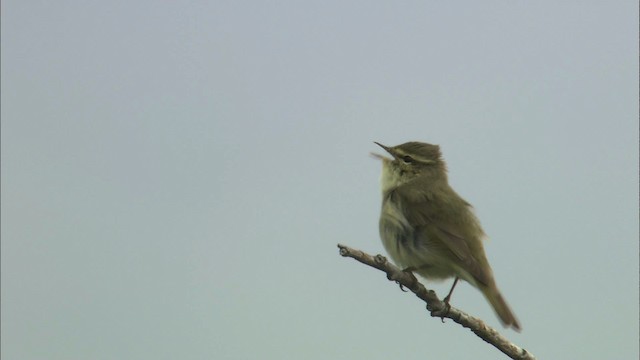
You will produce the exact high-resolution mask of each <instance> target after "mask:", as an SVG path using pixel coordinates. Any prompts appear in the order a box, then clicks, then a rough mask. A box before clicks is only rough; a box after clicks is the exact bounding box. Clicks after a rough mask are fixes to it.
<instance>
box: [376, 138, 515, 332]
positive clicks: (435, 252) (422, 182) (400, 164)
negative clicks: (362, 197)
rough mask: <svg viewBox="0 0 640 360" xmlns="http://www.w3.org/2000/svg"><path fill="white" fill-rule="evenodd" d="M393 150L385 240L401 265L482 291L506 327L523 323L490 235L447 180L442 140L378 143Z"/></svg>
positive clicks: (386, 177) (385, 194) (385, 165)
mask: <svg viewBox="0 0 640 360" xmlns="http://www.w3.org/2000/svg"><path fill="white" fill-rule="evenodd" d="M375 144H377V145H378V146H380V147H381V148H382V149H384V150H385V151H386V152H387V153H389V154H390V155H391V158H388V157H386V156H382V155H378V154H372V155H373V156H374V157H376V158H379V159H380V160H382V176H381V187H382V206H381V212H380V221H379V231H380V238H381V240H382V244H383V246H384V248H385V250H386V251H387V253H388V254H389V256H390V257H391V259H392V260H393V262H394V263H396V264H397V265H398V266H400V267H402V268H404V270H405V271H410V272H412V273H417V274H418V275H420V276H422V277H424V278H426V279H428V280H445V279H450V278H454V282H453V286H452V287H451V291H450V292H449V295H447V297H445V299H444V301H445V303H446V304H447V306H448V304H449V301H450V299H451V294H452V292H453V289H454V288H455V286H456V284H457V283H458V280H459V279H461V280H464V281H466V282H467V283H469V284H471V285H472V286H474V287H475V288H477V289H478V290H480V292H481V293H482V294H483V295H484V297H485V298H486V300H487V301H488V302H489V304H490V305H491V306H492V307H493V310H494V311H495V313H496V314H497V316H498V318H499V319H500V321H501V323H502V325H503V326H505V327H507V328H512V329H514V330H516V331H520V330H521V326H520V323H519V322H518V320H517V319H516V316H515V315H514V313H513V311H512V310H511V308H510V307H509V305H508V304H507V302H506V301H505V299H504V297H503V296H502V294H501V293H500V290H498V287H497V285H496V281H495V278H494V276H493V271H492V269H491V266H490V265H489V261H488V260H487V257H486V254H485V251H484V246H483V239H484V238H485V237H486V235H485V233H484V231H483V229H482V227H481V225H480V221H479V220H478V218H477V217H476V215H475V213H474V211H473V208H472V206H471V205H470V204H469V203H468V202H467V201H466V200H464V199H463V198H462V197H461V196H460V195H458V193H456V192H455V191H454V190H453V188H452V187H451V186H450V185H449V181H448V176H447V165H446V163H445V161H444V159H443V157H442V153H441V151H440V147H439V146H438V145H433V144H428V143H423V142H417V141H411V142H406V143H403V144H401V145H397V146H385V145H382V144H380V143H378V142H375Z"/></svg>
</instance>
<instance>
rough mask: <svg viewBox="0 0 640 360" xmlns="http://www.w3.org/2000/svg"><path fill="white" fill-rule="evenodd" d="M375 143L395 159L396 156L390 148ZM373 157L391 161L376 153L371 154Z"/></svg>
mask: <svg viewBox="0 0 640 360" xmlns="http://www.w3.org/2000/svg"><path fill="white" fill-rule="evenodd" d="M373 143H374V144H376V145H378V146H380V147H381V148H383V149H384V150H385V151H386V152H388V153H389V154H391V156H393V157H394V158H395V156H394V155H393V150H391V148H390V147H388V146H385V145H382V144H380V143H379V142H375V141H374V142H373ZM371 156H373V157H374V158H376V159H380V160H387V161H391V160H389V159H387V158H386V157H384V156H382V155H379V154H376V153H371Z"/></svg>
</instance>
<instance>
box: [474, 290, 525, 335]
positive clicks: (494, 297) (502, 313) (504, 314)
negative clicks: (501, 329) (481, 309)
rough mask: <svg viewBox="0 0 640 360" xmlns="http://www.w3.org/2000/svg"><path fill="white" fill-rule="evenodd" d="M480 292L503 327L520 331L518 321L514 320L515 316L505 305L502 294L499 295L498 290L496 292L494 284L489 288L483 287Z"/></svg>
mask: <svg viewBox="0 0 640 360" xmlns="http://www.w3.org/2000/svg"><path fill="white" fill-rule="evenodd" d="M480 290H481V291H482V294H484V297H485V298H486V299H487V301H489V303H490V304H491V306H492V307H493V310H494V311H495V312H496V314H497V315H498V318H500V322H502V325H504V326H505V327H511V328H513V329H514V330H516V331H520V329H521V328H520V323H519V322H518V319H516V316H515V315H514V314H513V312H512V311H511V308H509V305H507V302H506V301H505V300H504V298H503V297H502V294H501V293H500V290H498V287H497V286H496V285H495V283H494V284H492V285H491V286H483V287H482V288H481V289H480Z"/></svg>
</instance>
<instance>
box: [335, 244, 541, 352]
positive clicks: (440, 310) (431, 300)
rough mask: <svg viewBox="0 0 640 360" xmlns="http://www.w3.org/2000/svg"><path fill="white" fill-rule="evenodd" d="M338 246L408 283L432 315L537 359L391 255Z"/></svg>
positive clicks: (499, 346)
mask: <svg viewBox="0 0 640 360" xmlns="http://www.w3.org/2000/svg"><path fill="white" fill-rule="evenodd" d="M338 248H340V255H342V256H345V257H350V258H354V259H356V260H357V261H359V262H361V263H363V264H366V265H369V266H371V267H374V268H376V269H378V270H381V271H383V272H385V273H386V274H387V279H389V280H392V281H395V282H396V283H398V284H400V286H401V287H406V288H407V289H409V290H411V291H412V292H413V293H414V294H416V296H417V297H419V298H420V299H422V300H423V301H424V302H425V303H427V310H429V312H430V313H431V316H432V317H439V318H441V319H442V318H448V319H451V320H453V321H454V322H456V323H458V324H460V325H462V326H463V327H466V328H468V329H469V330H471V331H473V332H474V333H475V334H476V335H478V336H479V337H480V338H481V339H482V340H484V341H486V342H488V343H489V344H491V345H493V346H495V347H496V348H497V349H498V350H500V351H502V352H503V353H504V354H506V355H507V356H509V357H510V358H512V359H522V360H525V359H526V360H535V356H533V354H531V353H530V352H528V351H527V350H525V349H523V348H521V347H519V346H517V345H515V344H514V343H512V342H511V341H509V340H508V339H507V338H505V337H504V336H503V335H501V334H500V333H498V331H497V330H496V329H494V328H492V327H490V326H488V325H487V324H485V323H484V322H483V321H482V320H480V319H478V318H476V317H473V316H471V315H469V314H467V313H465V312H464V311H461V310H459V309H456V308H454V307H451V306H447V305H446V304H445V303H444V302H443V301H442V300H440V299H439V298H438V296H437V295H436V293H435V292H434V291H433V290H428V289H427V288H425V287H424V285H422V284H421V283H420V282H419V281H418V279H416V277H415V276H414V275H413V274H412V273H410V272H405V271H402V270H401V269H399V268H398V267H397V266H395V265H393V264H392V263H391V262H389V261H387V258H385V257H384V256H382V255H376V256H371V255H369V254H366V253H364V252H362V251H360V250H356V249H353V248H350V247H348V246H345V245H341V244H338Z"/></svg>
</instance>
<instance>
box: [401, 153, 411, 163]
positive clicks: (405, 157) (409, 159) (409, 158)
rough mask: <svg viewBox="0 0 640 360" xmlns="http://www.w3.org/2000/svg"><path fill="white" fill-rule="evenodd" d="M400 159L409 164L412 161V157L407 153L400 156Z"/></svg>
mask: <svg viewBox="0 0 640 360" xmlns="http://www.w3.org/2000/svg"><path fill="white" fill-rule="evenodd" d="M402 161H404V162H405V163H407V164H411V163H412V162H413V158H412V157H411V156H409V155H405V156H403V157H402Z"/></svg>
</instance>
